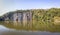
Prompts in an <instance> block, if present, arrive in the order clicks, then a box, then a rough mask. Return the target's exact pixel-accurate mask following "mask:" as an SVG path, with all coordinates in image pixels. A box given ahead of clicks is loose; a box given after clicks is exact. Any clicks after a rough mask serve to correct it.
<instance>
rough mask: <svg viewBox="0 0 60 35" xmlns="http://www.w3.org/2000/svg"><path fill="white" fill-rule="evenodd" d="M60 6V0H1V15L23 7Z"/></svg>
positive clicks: (46, 7) (44, 7) (47, 7)
mask: <svg viewBox="0 0 60 35" xmlns="http://www.w3.org/2000/svg"><path fill="white" fill-rule="evenodd" d="M52 7H53V8H54V7H55V8H60V0H0V16H1V15H3V14H5V13H7V12H10V11H15V10H21V9H41V8H42V9H49V8H52Z"/></svg>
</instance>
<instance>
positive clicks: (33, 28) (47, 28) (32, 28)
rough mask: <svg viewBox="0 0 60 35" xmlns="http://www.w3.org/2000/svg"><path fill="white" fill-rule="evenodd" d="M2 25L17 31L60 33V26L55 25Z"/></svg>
mask: <svg viewBox="0 0 60 35" xmlns="http://www.w3.org/2000/svg"><path fill="white" fill-rule="evenodd" d="M2 25H4V26H5V27H7V28H9V29H16V30H26V31H28V30H30V31H49V32H60V26H57V25H53V24H38V25H36V24H34V25H30V24H25V25H23V24H22V23H3V24H2Z"/></svg>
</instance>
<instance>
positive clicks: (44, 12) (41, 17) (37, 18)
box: [2, 8, 60, 23]
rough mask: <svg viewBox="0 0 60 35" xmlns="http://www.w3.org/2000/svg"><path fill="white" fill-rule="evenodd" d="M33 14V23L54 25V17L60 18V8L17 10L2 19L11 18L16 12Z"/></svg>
mask: <svg viewBox="0 0 60 35" xmlns="http://www.w3.org/2000/svg"><path fill="white" fill-rule="evenodd" d="M29 11H31V12H32V21H33V23H51V22H52V23H53V22H54V17H55V16H57V17H60V8H50V9H30V10H17V11H13V12H9V13H6V14H4V15H3V16H2V17H11V15H12V14H13V13H14V12H29Z"/></svg>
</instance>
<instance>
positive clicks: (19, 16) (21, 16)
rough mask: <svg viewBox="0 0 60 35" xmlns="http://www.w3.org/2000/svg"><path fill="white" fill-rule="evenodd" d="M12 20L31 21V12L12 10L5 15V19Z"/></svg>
mask: <svg viewBox="0 0 60 35" xmlns="http://www.w3.org/2000/svg"><path fill="white" fill-rule="evenodd" d="M8 20H10V21H13V22H19V23H31V22H32V12H14V13H12V14H10V15H8V16H7V17H5V21H8Z"/></svg>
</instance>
